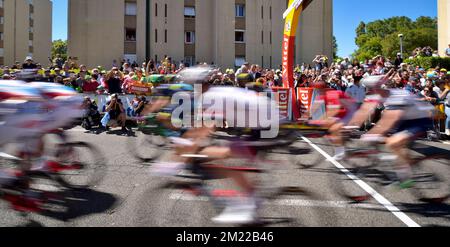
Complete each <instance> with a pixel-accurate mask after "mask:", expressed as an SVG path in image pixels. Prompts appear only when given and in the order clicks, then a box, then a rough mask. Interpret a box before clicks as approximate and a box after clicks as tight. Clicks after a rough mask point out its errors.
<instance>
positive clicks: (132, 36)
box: [125, 28, 136, 41]
mask: <svg viewBox="0 0 450 247" xmlns="http://www.w3.org/2000/svg"><path fill="white" fill-rule="evenodd" d="M125 40H126V41H136V29H133V28H127V29H125Z"/></svg>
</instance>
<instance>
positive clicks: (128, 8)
mask: <svg viewBox="0 0 450 247" xmlns="http://www.w3.org/2000/svg"><path fill="white" fill-rule="evenodd" d="M125 15H134V16H135V15H137V3H135V2H125Z"/></svg>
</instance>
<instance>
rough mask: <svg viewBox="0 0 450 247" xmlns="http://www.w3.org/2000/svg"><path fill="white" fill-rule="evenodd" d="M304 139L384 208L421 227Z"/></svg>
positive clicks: (304, 138) (409, 225)
mask: <svg viewBox="0 0 450 247" xmlns="http://www.w3.org/2000/svg"><path fill="white" fill-rule="evenodd" d="M302 139H303V140H304V141H305V142H307V143H308V144H309V145H310V146H311V147H313V148H314V149H315V150H317V152H319V153H320V154H322V155H323V156H324V157H325V158H327V159H328V160H329V161H330V162H331V163H333V165H335V166H336V167H337V168H338V169H339V170H340V171H341V172H342V173H344V174H345V175H347V177H349V178H350V179H351V180H353V181H354V182H355V183H356V184H357V185H358V186H359V187H361V188H362V189H363V190H365V191H366V192H367V193H369V194H370V195H371V196H372V197H373V198H374V199H375V200H376V201H377V202H378V203H380V204H381V205H382V206H383V207H384V208H386V209H387V210H389V211H390V212H391V213H392V214H394V215H395V216H396V217H397V218H398V219H399V220H401V221H402V222H403V223H405V224H406V225H407V226H408V227H420V225H419V224H417V223H416V222H415V221H414V220H412V219H411V218H410V217H409V216H408V215H406V214H405V213H403V212H402V211H400V209H399V208H397V207H396V206H394V205H393V204H392V203H391V202H390V201H388V200H387V199H386V198H385V197H384V196H382V195H381V194H380V193H378V192H377V191H375V190H374V189H373V188H372V187H370V185H368V184H367V183H365V182H364V181H362V180H361V179H359V178H358V177H356V176H355V175H353V174H352V173H351V172H350V171H349V170H347V169H346V168H345V167H344V166H343V165H341V164H340V163H339V162H337V161H336V160H335V159H333V157H331V156H330V155H329V154H328V153H327V152H325V151H323V150H322V149H321V148H320V147H318V146H317V145H316V144H314V143H312V142H311V141H310V140H309V139H308V138H306V137H302Z"/></svg>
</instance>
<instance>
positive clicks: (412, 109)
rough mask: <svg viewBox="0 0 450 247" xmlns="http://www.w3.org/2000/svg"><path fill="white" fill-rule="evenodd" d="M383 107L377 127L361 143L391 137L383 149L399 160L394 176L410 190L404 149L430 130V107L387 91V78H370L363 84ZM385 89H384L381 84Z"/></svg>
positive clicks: (412, 97) (400, 91)
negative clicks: (386, 148)
mask: <svg viewBox="0 0 450 247" xmlns="http://www.w3.org/2000/svg"><path fill="white" fill-rule="evenodd" d="M364 83H365V85H366V86H367V87H369V88H371V89H372V92H373V93H374V94H375V95H379V97H378V98H379V100H380V102H382V103H383V104H384V106H385V111H384V112H383V114H382V117H381V119H380V120H379V121H378V122H377V124H376V126H375V127H374V128H373V129H372V130H370V131H369V132H368V133H367V134H366V135H364V136H362V137H361V139H362V140H364V141H381V140H384V139H385V138H384V136H386V135H388V134H392V135H391V136H390V137H388V138H387V139H385V142H386V146H387V147H388V148H389V149H390V150H391V151H392V152H393V153H394V154H395V155H396V156H397V157H398V158H397V176H398V178H399V180H400V182H401V184H400V186H401V187H410V186H412V184H413V182H414V181H412V180H411V178H412V171H411V166H410V164H411V159H410V157H409V154H408V149H407V146H408V144H409V143H411V142H413V141H414V140H416V139H417V138H419V137H421V136H422V135H424V134H426V132H427V131H428V130H429V129H431V128H432V126H433V121H432V119H431V117H432V111H433V110H434V108H433V106H432V105H431V104H429V103H427V102H423V101H421V100H420V98H419V97H418V96H415V95H413V94H411V93H409V92H408V91H406V90H403V89H392V88H389V86H390V84H389V81H387V80H386V77H371V78H369V79H367V80H365V81H364ZM383 83H386V84H387V85H385V86H387V88H386V89H383V88H382V84H383Z"/></svg>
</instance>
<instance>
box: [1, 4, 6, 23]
mask: <svg viewBox="0 0 450 247" xmlns="http://www.w3.org/2000/svg"><path fill="white" fill-rule="evenodd" d="M0 1H1V0H0ZM4 22H5V18H4V17H3V16H0V24H4Z"/></svg>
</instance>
